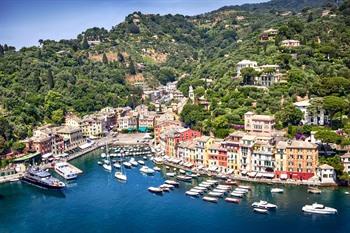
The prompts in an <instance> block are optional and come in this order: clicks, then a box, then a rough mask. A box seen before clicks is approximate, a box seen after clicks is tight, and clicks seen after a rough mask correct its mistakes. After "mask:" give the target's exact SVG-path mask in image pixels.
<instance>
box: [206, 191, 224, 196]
mask: <svg viewBox="0 0 350 233" xmlns="http://www.w3.org/2000/svg"><path fill="white" fill-rule="evenodd" d="M208 195H209V196H212V197H223V196H224V194H223V193H219V192H213V191H211V192H209V193H208Z"/></svg>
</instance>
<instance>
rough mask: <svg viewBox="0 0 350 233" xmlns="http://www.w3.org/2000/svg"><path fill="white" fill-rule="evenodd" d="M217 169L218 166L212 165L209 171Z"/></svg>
mask: <svg viewBox="0 0 350 233" xmlns="http://www.w3.org/2000/svg"><path fill="white" fill-rule="evenodd" d="M217 169H218V167H217V166H210V167H209V171H211V172H215V171H216V170H217Z"/></svg>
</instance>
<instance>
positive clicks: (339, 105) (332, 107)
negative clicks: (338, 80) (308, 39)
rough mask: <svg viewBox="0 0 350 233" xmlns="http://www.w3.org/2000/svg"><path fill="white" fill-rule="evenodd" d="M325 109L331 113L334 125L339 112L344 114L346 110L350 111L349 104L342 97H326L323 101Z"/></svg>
mask: <svg viewBox="0 0 350 233" xmlns="http://www.w3.org/2000/svg"><path fill="white" fill-rule="evenodd" d="M323 108H324V109H325V110H326V111H327V112H328V113H329V115H330V119H331V125H332V120H333V117H334V116H335V114H336V113H338V112H340V113H343V111H344V110H345V109H347V110H348V108H349V103H348V102H347V100H345V99H343V98H341V97H337V96H326V97H325V98H324V101H323Z"/></svg>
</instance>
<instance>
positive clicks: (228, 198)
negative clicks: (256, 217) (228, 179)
mask: <svg viewBox="0 0 350 233" xmlns="http://www.w3.org/2000/svg"><path fill="white" fill-rule="evenodd" d="M225 201H226V202H230V203H236V204H239V203H240V202H241V200H240V199H237V198H232V197H226V198H225Z"/></svg>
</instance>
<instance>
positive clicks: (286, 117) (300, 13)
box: [0, 0, 350, 153]
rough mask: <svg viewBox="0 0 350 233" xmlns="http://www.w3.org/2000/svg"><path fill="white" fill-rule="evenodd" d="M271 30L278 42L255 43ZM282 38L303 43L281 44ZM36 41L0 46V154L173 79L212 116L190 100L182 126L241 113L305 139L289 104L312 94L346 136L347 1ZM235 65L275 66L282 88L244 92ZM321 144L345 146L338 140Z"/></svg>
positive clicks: (273, 6) (277, 1)
mask: <svg viewBox="0 0 350 233" xmlns="http://www.w3.org/2000/svg"><path fill="white" fill-rule="evenodd" d="M325 12H327V13H325ZM269 28H276V29H278V35H277V36H276V38H275V39H274V40H272V41H267V42H261V41H260V40H259V35H260V34H261V33H262V32H263V31H264V30H266V29H269ZM284 39H297V40H300V42H301V46H300V47H298V48H293V49H286V48H284V47H281V45H280V42H281V41H282V40H284ZM38 42H39V46H32V47H28V48H20V49H19V50H16V48H14V47H12V46H10V45H6V44H3V45H0V153H5V152H7V151H9V149H10V148H12V149H13V150H16V149H17V148H20V145H19V144H18V143H16V142H17V141H18V140H21V139H24V138H26V137H27V136H30V135H31V133H32V129H33V127H35V126H38V125H40V124H43V123H53V124H60V123H62V122H63V119H64V115H65V113H66V112H68V111H74V112H76V113H78V114H81V115H83V114H86V113H89V112H93V111H96V110H99V109H101V108H103V107H105V106H112V107H118V106H127V105H129V106H135V105H136V104H138V103H140V101H141V95H142V90H140V88H138V87H136V86H135V85H134V84H135V83H136V82H138V81H143V82H146V83H147V85H148V86H149V87H150V88H155V87H157V86H158V85H160V84H166V83H167V82H169V81H174V80H179V84H178V87H179V89H180V90H181V91H182V92H183V93H184V94H187V91H188V87H189V86H190V85H192V86H193V87H194V89H195V94H196V97H197V98H199V97H201V96H203V97H204V98H206V99H207V100H208V101H209V103H210V111H207V110H205V109H204V108H202V107H201V106H199V105H195V104H194V103H189V104H187V105H186V106H185V108H184V112H183V114H182V116H183V120H184V122H185V123H186V124H187V125H189V126H192V127H194V128H197V129H200V130H202V131H203V132H204V133H210V132H213V133H214V134H215V135H216V136H219V137H223V136H225V135H227V134H228V133H229V132H230V131H231V128H232V127H233V126H234V125H238V124H241V123H242V116H243V114H244V113H245V112H246V111H248V110H254V111H256V112H258V113H267V114H275V115H276V116H277V119H278V122H279V127H280V128H282V127H287V126H290V129H289V131H291V133H293V132H294V133H296V132H297V131H300V130H302V131H308V132H309V131H310V130H311V129H310V128H306V127H301V128H300V127H297V128H292V127H291V125H294V126H295V125H298V123H299V122H300V119H301V114H300V112H298V111H297V110H296V109H295V108H294V107H293V105H292V104H291V103H293V102H294V101H295V100H296V98H297V97H305V96H309V97H310V98H311V97H318V98H315V99H316V101H315V103H314V107H315V108H317V106H322V107H323V108H325V109H326V110H327V111H328V112H329V113H330V117H331V127H332V128H334V129H336V128H343V129H344V130H345V131H346V132H348V133H350V132H349V131H350V124H349V123H348V121H347V118H346V116H349V111H350V106H349V102H350V49H349V46H350V2H349V1H342V2H341V3H339V2H338V1H326V0H324V1H320V0H318V1H315V0H304V1H298V0H291V1H288V0H273V1H270V2H268V3H262V4H248V5H243V6H233V7H223V8H221V9H219V10H216V11H213V12H209V13H205V14H202V15H197V16H191V17H190V16H183V15H170V14H169V15H163V16H161V15H152V14H147V15H145V14H142V13H141V12H134V13H132V14H130V15H128V16H127V17H126V18H125V21H124V22H122V23H120V24H118V25H116V26H114V27H113V28H112V29H111V30H106V29H104V28H97V27H95V28H90V29H87V30H86V31H84V32H82V33H81V34H79V35H78V36H77V38H76V39H71V40H60V41H54V40H44V39H39V40H38ZM243 59H250V60H255V61H257V62H258V63H259V65H262V64H277V65H279V66H280V67H281V70H282V73H283V78H284V80H285V82H282V83H279V84H276V85H273V86H272V87H270V88H269V89H268V90H263V89H258V88H254V87H244V86H242V85H241V83H242V80H240V79H234V78H233V77H234V76H235V75H236V68H235V66H236V64H237V62H239V61H240V60H243ZM244 75H248V76H249V75H254V72H249V71H246V72H245V73H244ZM243 78H244V77H243ZM207 79H210V80H212V82H211V83H210V84H208V82H206V80H207ZM324 130H328V129H324ZM327 133H328V131H327ZM320 135H322V134H320ZM324 135H326V134H324ZM327 135H328V134H327ZM329 141H330V142H333V141H337V142H339V143H343V144H346V143H349V142H348V141H346V140H345V139H343V138H341V139H339V138H337V136H336V135H335V136H334V137H331V138H330V139H329Z"/></svg>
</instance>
